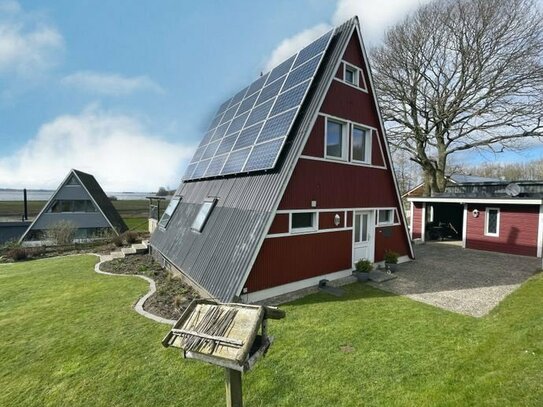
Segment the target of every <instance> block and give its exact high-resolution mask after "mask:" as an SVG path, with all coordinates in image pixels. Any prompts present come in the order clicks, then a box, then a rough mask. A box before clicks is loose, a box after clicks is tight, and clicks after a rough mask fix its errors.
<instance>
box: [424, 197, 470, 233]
mask: <svg viewBox="0 0 543 407" xmlns="http://www.w3.org/2000/svg"><path fill="white" fill-rule="evenodd" d="M463 224H464V206H463V205H461V204H455V203H431V204H430V203H427V204H426V234H427V239H428V240H441V241H444V240H450V241H458V240H462V238H463V236H462V233H463V230H462V229H463Z"/></svg>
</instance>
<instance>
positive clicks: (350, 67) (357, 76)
mask: <svg viewBox="0 0 543 407" xmlns="http://www.w3.org/2000/svg"><path fill="white" fill-rule="evenodd" d="M347 70H349V71H351V72H353V74H354V75H353V77H354V82H349V81H348V80H347ZM343 81H344V82H345V83H348V84H349V85H352V86H356V87H357V88H359V87H360V85H359V82H360V68H358V67H357V66H354V65H351V64H349V63H348V62H344V63H343Z"/></svg>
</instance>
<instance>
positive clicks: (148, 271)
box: [100, 254, 199, 319]
mask: <svg viewBox="0 0 543 407" xmlns="http://www.w3.org/2000/svg"><path fill="white" fill-rule="evenodd" d="M100 269H101V270H102V271H107V272H108V273H115V274H136V275H142V276H146V277H149V278H151V279H153V280H154V281H155V283H156V292H155V293H154V294H153V295H152V296H151V297H149V299H148V300H147V301H145V304H143V309H145V310H146V311H148V312H150V313H152V314H155V315H158V316H161V317H163V318H168V319H178V318H179V317H180V316H181V313H182V312H183V310H184V309H185V308H186V306H187V305H188V304H189V303H190V302H191V301H192V300H193V299H195V298H198V297H199V296H198V294H197V293H196V291H194V290H193V289H192V288H191V287H189V286H188V285H186V284H185V283H184V282H183V281H182V280H181V278H179V277H177V276H174V275H173V274H172V273H171V272H169V271H167V270H164V269H163V268H162V267H161V266H160V265H159V264H158V263H157V262H156V261H154V260H153V258H152V257H151V256H149V255H147V254H141V255H139V254H137V255H131V256H127V257H125V258H122V259H114V260H111V261H108V262H105V263H102V265H101V266H100Z"/></svg>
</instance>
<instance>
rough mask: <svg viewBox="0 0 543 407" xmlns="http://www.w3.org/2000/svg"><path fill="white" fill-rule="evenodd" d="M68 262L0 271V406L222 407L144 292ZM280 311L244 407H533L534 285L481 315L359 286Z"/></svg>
mask: <svg viewBox="0 0 543 407" xmlns="http://www.w3.org/2000/svg"><path fill="white" fill-rule="evenodd" d="M95 262H96V258H95V257H92V256H75V257H63V258H55V259H46V260H38V261H32V262H26V263H19V264H15V265H4V266H0V332H1V335H0V350H1V351H0V389H2V391H0V405H2V406H58V405H78V406H121V405H122V406H163V405H179V406H187V407H188V406H223V405H224V387H223V372H222V370H221V369H220V368H217V367H213V366H208V365H204V364H201V363H199V362H195V361H187V360H183V359H182V358H181V355H180V353H179V352H178V351H175V350H173V349H164V348H163V347H162V346H161V344H160V340H161V339H162V337H163V335H164V334H165V333H166V332H167V331H168V327H167V326H165V325H161V324H158V323H155V322H152V321H150V320H147V319H145V318H143V317H141V316H139V315H138V314H137V313H136V312H135V311H134V310H133V309H132V304H133V303H134V302H135V301H136V300H137V298H138V297H139V296H141V295H142V294H143V293H145V292H146V291H147V283H145V282H144V281H140V280H139V279H136V278H130V277H111V276H103V275H98V274H95V273H94V272H93V271H92V269H93V266H94V264H95ZM346 291H347V295H346V296H344V297H342V298H335V297H330V296H327V295H326V294H315V295H311V296H308V297H306V298H305V299H303V300H299V301H296V302H294V303H291V304H288V305H285V306H282V308H283V309H284V310H286V312H287V317H286V319H284V320H282V321H271V323H270V326H269V328H270V332H271V334H273V335H274V336H275V339H276V341H275V343H274V344H273V345H272V348H271V349H270V352H269V354H268V355H267V357H266V358H265V359H263V360H262V361H260V362H259V363H258V364H257V366H256V368H255V369H254V371H252V372H249V373H248V374H245V375H244V398H245V405H246V406H363V405H382V406H412V405H420V406H436V405H439V406H463V405H477V406H480V405H492V406H494V405H495V406H507V405H510V406H518V405H522V406H532V405H533V406H540V405H543V384H542V383H543V295H542V293H543V275H541V274H540V275H538V276H535V277H533V278H532V279H530V280H529V281H528V282H527V283H526V284H524V285H523V286H522V287H521V288H520V289H519V290H517V291H516V292H515V293H513V294H512V295H511V296H509V297H508V298H507V299H506V300H505V301H504V302H503V303H502V304H501V305H500V306H499V307H498V308H497V309H496V310H495V311H494V312H493V313H492V314H491V315H489V316H488V317H486V318H482V319H475V318H471V317H466V316H461V315H458V314H454V313H450V312H447V311H443V310H440V309H437V308H434V307H431V306H429V305H425V304H421V303H417V302H414V301H411V300H409V299H406V298H403V297H398V296H394V295H391V294H387V293H384V292H381V291H379V290H376V289H374V288H371V287H369V286H366V285H361V284H354V285H351V286H348V287H346Z"/></svg>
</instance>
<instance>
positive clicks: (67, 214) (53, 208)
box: [20, 169, 128, 245]
mask: <svg viewBox="0 0 543 407" xmlns="http://www.w3.org/2000/svg"><path fill="white" fill-rule="evenodd" d="M60 222H70V224H72V225H73V226H74V228H76V232H75V240H76V241H87V240H93V239H96V238H103V237H105V236H107V235H110V234H116V235H118V234H120V233H122V232H124V231H126V230H127V229H128V228H127V226H126V224H125V223H124V221H123V219H122V218H121V216H120V215H119V213H118V212H117V210H116V209H115V207H114V206H113V204H112V203H111V201H110V199H109V198H108V197H107V195H106V193H105V192H104V190H103V189H102V187H101V186H100V184H98V182H97V181H96V179H95V178H94V177H93V176H92V175H91V174H87V173H85V172H82V171H79V170H74V169H72V170H70V172H69V173H68V175H67V176H66V178H64V180H63V181H62V182H61V184H60V185H59V187H58V188H57V190H56V191H55V193H54V194H53V195H52V196H51V198H50V199H49V201H47V203H46V204H45V206H44V207H43V209H42V210H41V212H40V213H39V214H38V216H37V217H36V218H35V219H34V221H33V222H32V223H31V224H30V226H29V227H28V229H27V230H26V232H25V233H24V234H23V236H22V237H21V239H20V242H24V243H25V244H30V245H31V244H33V243H34V244H40V243H41V242H44V241H47V240H48V230H50V229H52V228H54V227H55V226H56V225H58V224H59V223H60Z"/></svg>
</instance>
